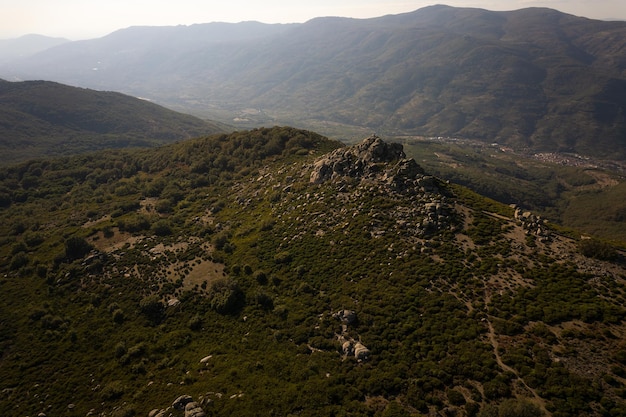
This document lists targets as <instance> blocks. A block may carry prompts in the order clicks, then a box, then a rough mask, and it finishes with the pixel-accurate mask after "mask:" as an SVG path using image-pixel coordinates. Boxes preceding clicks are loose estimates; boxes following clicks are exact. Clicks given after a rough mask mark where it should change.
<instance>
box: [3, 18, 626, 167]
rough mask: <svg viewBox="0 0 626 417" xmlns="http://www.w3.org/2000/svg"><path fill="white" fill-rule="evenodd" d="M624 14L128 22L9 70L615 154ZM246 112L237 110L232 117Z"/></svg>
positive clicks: (14, 75)
mask: <svg viewBox="0 0 626 417" xmlns="http://www.w3.org/2000/svg"><path fill="white" fill-rule="evenodd" d="M625 66H626V22H605V21H596V20H590V19H586V18H580V17H575V16H572V15H567V14H563V13H560V12H558V11H555V10H551V9H538V8H530V9H523V10H518V11H513V12H491V11H486V10H481V9H465V8H452V7H447V6H432V7H427V8H424V9H420V10H417V11H415V12H412V13H406V14H401V15H390V16H384V17H380V18H374V19H361V20H358V19H348V18H318V19H313V20H311V21H309V22H306V23H304V24H294V25H267V24H261V23H255V22H246V23H240V24H223V23H222V24H217V23H215V24H205V25H193V26H189V27H185V26H177V27H133V28H128V29H124V30H120V31H117V32H114V33H112V34H110V35H108V36H105V37H103V38H99V39H94V40H89V41H80V42H70V43H66V44H64V45H60V46H58V47H55V48H51V49H49V50H46V51H44V52H41V53H38V54H35V55H33V56H30V57H28V58H24V59H20V60H14V61H12V62H11V63H10V64H5V65H3V66H2V68H1V69H0V77H5V78H8V79H40V78H42V79H50V80H55V81H59V82H63V83H67V84H70V85H78V86H83V87H90V88H97V89H106V90H116V91H122V92H125V93H129V94H132V95H136V96H141V97H148V98H151V99H153V100H155V101H157V102H159V103H162V104H165V105H168V106H171V107H174V108H176V109H180V110H185V111H189V112H193V113H195V114H198V115H202V116H205V117H215V116H219V117H222V118H225V119H226V120H231V121H232V120H233V119H234V118H235V117H237V116H238V115H241V114H242V111H243V110H244V109H250V108H253V109H256V110H255V111H256V112H257V113H259V114H261V115H264V117H265V118H266V119H265V120H264V122H270V123H272V122H278V123H280V122H285V121H286V122H289V123H293V124H296V123H297V124H300V125H310V126H318V125H324V124H325V123H327V124H336V123H339V124H343V125H349V126H359V127H364V128H367V129H370V130H373V131H377V132H380V133H384V134H387V135H390V134H398V135H403V134H414V135H435V136H461V137H468V138H478V139H482V140H485V141H489V142H494V141H497V142H499V143H504V144H509V145H513V146H517V147H524V146H530V147H532V148H534V149H540V150H561V151H575V152H579V153H583V154H592V155H599V156H611V157H615V156H620V157H621V156H624V151H623V149H624V138H625V137H626V74H624V70H623V69H624V67H625ZM244 113H245V112H244Z"/></svg>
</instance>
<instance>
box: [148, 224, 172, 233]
mask: <svg viewBox="0 0 626 417" xmlns="http://www.w3.org/2000/svg"><path fill="white" fill-rule="evenodd" d="M150 230H152V233H154V234H155V235H157V236H169V235H171V234H172V228H171V227H170V224H169V222H168V221H167V220H159V221H157V222H155V223H154V224H153V225H152V227H151V228H150Z"/></svg>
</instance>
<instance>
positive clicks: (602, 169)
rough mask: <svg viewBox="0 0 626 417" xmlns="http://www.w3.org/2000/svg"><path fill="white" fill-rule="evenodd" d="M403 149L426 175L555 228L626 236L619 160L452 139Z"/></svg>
mask: <svg viewBox="0 0 626 417" xmlns="http://www.w3.org/2000/svg"><path fill="white" fill-rule="evenodd" d="M404 145H405V152H406V153H407V155H409V156H410V157H413V158H415V159H416V161H418V162H419V163H420V164H421V165H422V166H423V167H424V168H425V169H426V170H427V171H428V172H430V173H432V174H434V175H437V176H439V177H441V178H445V179H447V180H449V181H451V182H453V183H456V184H460V185H463V186H465V187H468V188H470V189H472V190H473V191H475V192H476V193H477V194H479V195H481V196H487V197H490V198H492V199H494V200H496V201H499V202H502V203H505V204H516V205H518V206H519V207H521V208H522V209H524V210H532V211H533V212H536V214H540V215H542V216H543V217H545V218H547V219H549V220H550V221H551V222H552V223H554V224H560V225H562V226H567V227H569V228H573V229H576V230H577V231H578V232H585V233H587V234H590V235H592V236H597V237H601V238H603V239H606V240H609V241H613V243H618V242H619V241H623V239H624V236H626V222H624V218H625V216H624V215H623V214H624V213H626V182H625V181H624V179H623V176H622V174H621V173H620V172H621V170H622V169H623V168H621V165H620V164H619V163H617V162H613V163H611V162H606V161H600V160H593V159H589V158H581V157H579V156H574V155H569V154H540V155H539V156H537V155H528V154H526V153H524V152H515V151H513V150H512V149H508V148H503V147H502V146H501V145H498V146H487V145H484V144H481V143H479V142H475V141H460V140H453V139H450V138H448V139H441V140H424V139H406V138H405V139H404ZM563 231H564V232H565V230H563ZM567 233H571V231H570V232H567ZM578 235H580V233H578ZM577 237H578V236H577Z"/></svg>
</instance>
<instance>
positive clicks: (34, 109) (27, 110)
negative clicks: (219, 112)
mask: <svg viewBox="0 0 626 417" xmlns="http://www.w3.org/2000/svg"><path fill="white" fill-rule="evenodd" d="M219 131H222V128H221V126H219V125H217V124H215V123H210V122H207V121H204V120H201V119H198V118H196V117H192V116H189V115H186V114H181V113H177V112H174V111H171V110H168V109H166V108H164V107H161V106H158V105H156V104H153V103H150V102H148V101H146V100H140V99H138V98H134V97H130V96H126V95H123V94H120V93H113V92H104V91H94V90H88V89H83V88H76V87H70V86H66V85H62V84H58V83H54V82H46V81H25V82H8V81H3V80H0V137H2V142H1V143H0V163H3V164H6V163H14V162H17V161H21V160H25V159H31V158H37V157H41V156H55V155H56V156H59V155H73V154H77V153H85V152H89V151H94V150H98V149H105V148H122V147H146V146H156V145H162V144H165V143H169V142H174V141H176V140H181V139H188V138H191V137H195V136H201V135H206V134H210V133H216V132H219Z"/></svg>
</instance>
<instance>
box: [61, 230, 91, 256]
mask: <svg viewBox="0 0 626 417" xmlns="http://www.w3.org/2000/svg"><path fill="white" fill-rule="evenodd" d="M92 249H93V246H91V245H90V244H89V243H88V242H87V241H86V240H85V239H83V238H82V237H78V236H72V237H70V238H68V239H67V240H66V241H65V257H66V258H67V259H68V260H70V261H74V260H76V259H81V258H82V257H84V256H85V255H87V254H88V253H89V252H91V250H92Z"/></svg>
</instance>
